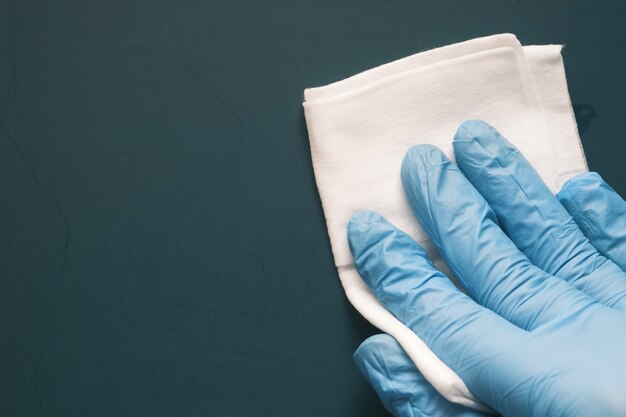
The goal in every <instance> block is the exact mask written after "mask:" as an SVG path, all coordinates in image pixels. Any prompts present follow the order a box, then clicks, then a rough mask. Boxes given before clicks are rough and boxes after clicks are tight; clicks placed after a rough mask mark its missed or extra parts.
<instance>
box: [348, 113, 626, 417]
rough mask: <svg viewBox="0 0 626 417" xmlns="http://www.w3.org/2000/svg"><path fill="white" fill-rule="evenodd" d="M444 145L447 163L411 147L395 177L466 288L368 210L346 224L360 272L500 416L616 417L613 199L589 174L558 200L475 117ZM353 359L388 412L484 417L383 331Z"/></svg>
mask: <svg viewBox="0 0 626 417" xmlns="http://www.w3.org/2000/svg"><path fill="white" fill-rule="evenodd" d="M454 150H455V156H456V160H457V163H458V166H457V165H455V164H454V163H452V162H451V161H450V160H448V159H447V158H446V157H445V155H444V154H443V153H442V152H441V151H440V150H439V149H437V148H436V147H433V146H429V145H419V146H416V147H414V148H411V149H410V150H409V152H408V153H407V155H406V157H405V159H404V161H403V165H402V182H403V185H404V188H405V191H406V193H407V196H408V198H409V201H410V204H411V206H412V208H413V211H414V213H415V215H416V216H417V219H418V221H419V222H420V224H421V226H422V227H423V229H424V230H425V231H426V232H427V233H428V234H429V236H430V238H431V240H432V241H433V243H434V244H435V245H436V247H437V249H438V250H439V252H440V253H441V255H442V257H443V258H444V260H445V261H446V263H447V264H448V266H450V268H451V270H452V271H453V273H454V274H455V276H456V278H457V279H458V281H459V282H460V283H461V285H462V286H463V287H464V289H465V290H466V292H467V294H468V295H465V294H463V293H462V292H461V291H459V290H458V289H457V288H456V287H455V286H454V285H453V284H452V283H451V282H450V281H449V280H448V278H447V277H445V276H444V275H443V274H442V273H441V272H439V271H437V270H436V269H435V268H434V266H433V265H432V263H431V262H430V260H429V259H428V257H427V256H426V253H425V251H424V250H423V248H421V247H420V246H419V245H418V244H417V243H416V242H415V241H413V240H412V239H411V238H410V237H409V236H408V235H406V234H405V233H404V232H402V231H400V230H398V229H397V228H395V227H394V226H393V225H391V224H390V223H388V222H387V221H386V220H385V219H383V218H382V217H381V216H380V215H378V214H376V213H372V212H360V213H357V214H356V215H355V216H354V217H353V218H352V219H351V221H350V224H349V227H348V237H349V242H350V247H351V249H352V253H353V255H354V259H355V263H356V267H357V269H358V271H359V273H360V274H361V277H362V278H363V280H364V281H365V282H366V283H367V284H368V285H369V286H370V288H371V289H372V290H373V292H374V293H375V294H376V296H377V297H378V299H379V300H380V301H381V302H382V303H383V304H384V305H385V307H386V308H387V309H388V310H389V311H391V312H392V313H393V314H394V315H395V316H396V317H398V319H400V320H401V321H402V322H403V323H405V324H406V325H407V326H408V327H409V328H411V329H412V330H413V331H415V332H416V333H417V334H418V335H419V336H420V337H421V338H422V339H423V340H424V341H425V342H426V343H427V344H428V345H429V347H430V348H431V349H432V350H433V351H434V353H435V354H437V355H438V356H439V357H440V358H441V359H442V360H443V361H444V362H445V363H446V364H447V365H448V366H450V367H451V368H452V369H453V370H454V371H455V372H456V373H457V374H458V375H459V376H460V377H461V378H462V379H463V380H464V381H465V383H466V384H467V386H468V387H469V389H470V390H471V391H472V392H473V393H474V394H476V395H477V396H478V397H479V398H481V399H482V400H483V401H484V402H485V403H487V404H488V405H489V406H491V407H492V408H493V409H494V410H496V411H497V412H499V413H501V414H502V415H504V416H506V417H517V416H519V417H534V416H536V417H548V416H549V417H559V416H563V417H564V416H567V417H590V416H599V417H617V416H620V417H623V416H626V273H624V271H623V270H622V268H623V266H624V264H625V263H626V227H624V224H625V223H624V222H625V221H626V220H625V219H626V203H624V201H623V200H622V199H621V198H620V197H619V196H618V195H617V194H616V193H615V192H614V191H613V190H612V189H611V188H610V187H608V186H607V185H606V184H604V183H603V182H602V180H601V179H600V177H599V176H597V174H591V173H590V174H584V175H582V176H579V177H577V178H575V179H573V180H571V181H570V182H569V183H568V184H566V186H564V189H563V191H561V192H560V193H559V197H558V199H557V197H555V196H554V195H553V194H552V193H551V192H550V191H549V190H548V188H547V187H546V186H545V185H544V183H543V182H542V181H541V179H540V178H539V176H538V175H537V173H536V172H535V171H534V170H533V168H532V167H531V166H530V165H529V163H528V162H527V161H526V160H525V159H524V157H523V156H522V155H521V154H520V153H519V151H517V150H516V149H515V148H514V147H513V146H512V145H511V144H510V143H509V142H507V141H506V139H504V138H503V137H502V136H501V135H500V134H499V133H498V132H497V131H496V130H495V129H493V128H492V127H491V126H489V125H488V124H486V123H485V122H481V121H468V122H464V123H463V124H462V125H461V126H460V127H459V130H458V131H457V133H456V136H455V138H454ZM594 184H596V185H594ZM559 200H560V201H559ZM566 207H567V209H566ZM568 210H569V211H568ZM581 229H582V230H581ZM607 257H608V258H607ZM609 258H610V259H609ZM620 266H622V268H620ZM355 361H356V363H357V366H358V367H359V369H360V370H361V371H362V373H363V374H364V375H365V377H366V378H367V379H368V380H369V382H370V383H371V384H372V386H373V387H374V389H375V390H376V391H377V393H378V395H379V396H380V398H381V399H382V401H383V403H384V405H385V406H386V408H387V409H388V410H389V411H390V412H391V413H393V414H394V415H396V416H397V417H400V416H403V417H404V416H420V415H423V416H430V417H444V416H446V417H461V416H463V417H470V416H472V417H478V416H484V414H481V413H478V412H475V411H472V410H468V409H465V408H463V407H460V406H457V405H454V404H450V403H448V402H447V401H446V400H445V399H443V398H442V397H441V396H440V395H439V394H438V393H437V392H436V391H435V390H434V389H433V388H432V387H431V386H430V385H428V383H427V382H426V381H425V380H424V378H423V377H422V376H421V375H420V374H419V373H418V372H417V370H416V369H415V366H414V365H413V364H412V362H411V361H410V360H409V358H408V357H407V356H406V355H405V354H404V352H403V351H402V349H401V348H400V346H399V345H398V344H397V343H396V342H395V341H394V340H393V339H391V338H390V337H389V336H385V335H379V336H374V337H372V338H370V339H368V340H367V341H365V342H364V343H363V344H362V345H361V347H359V349H358V350H357V351H356V353H355Z"/></svg>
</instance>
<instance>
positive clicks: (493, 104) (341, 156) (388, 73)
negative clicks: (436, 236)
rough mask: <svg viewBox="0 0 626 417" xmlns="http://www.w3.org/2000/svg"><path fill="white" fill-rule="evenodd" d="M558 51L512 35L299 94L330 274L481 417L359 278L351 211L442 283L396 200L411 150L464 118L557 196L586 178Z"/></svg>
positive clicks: (441, 140) (448, 133)
mask: <svg viewBox="0 0 626 417" xmlns="http://www.w3.org/2000/svg"><path fill="white" fill-rule="evenodd" d="M561 49H562V46H561V45H541V46H526V47H522V46H521V44H520V43H519V41H518V40H517V38H516V37H515V36H514V35H511V34H501V35H494V36H488V37H484V38H478V39H473V40H470V41H466V42H461V43H458V44H454V45H449V46H445V47H442V48H437V49H433V50H430V51H426V52H421V53H418V54H415V55H412V56H409V57H406V58H403V59H400V60H398V61H394V62H392V63H389V64H385V65H382V66H379V67H376V68H373V69H371V70H368V71H365V72H362V73H360V74H357V75H355V76H352V77H350V78H347V79H345V80H342V81H338V82H336V83H333V84H330V85H327V86H324V87H317V88H311V89H307V90H305V92H304V98H305V101H304V104H303V106H304V111H305V117H306V123H307V128H308V132H309V140H310V145H311V154H312V160H313V167H314V171H315V179H316V182H317V186H318V190H319V193H320V197H321V200H322V205H323V209H324V215H325V217H326V224H327V228H328V234H329V237H330V241H331V246H332V251H333V256H334V259H335V265H336V266H337V269H338V272H339V277H340V279H341V283H342V285H343V287H344V289H345V291H346V295H347V297H348V299H349V300H350V302H351V303H352V304H353V305H354V307H355V308H356V309H357V310H358V311H359V312H360V313H361V314H362V315H363V316H364V317H365V318H366V319H367V320H369V321H370V322H371V323H372V324H374V325H375V326H377V327H378V328H380V329H381V330H383V331H385V332H387V333H389V334H391V335H392V336H394V337H395V338H396V339H397V340H398V342H399V343H400V344H401V345H402V347H403V348H404V349H405V351H406V352H407V354H408V355H409V356H410V357H411V359H412V360H413V361H414V362H415V364H416V366H417V367H418V369H419V370H420V371H421V372H422V373H423V375H424V377H425V378H426V379H427V380H428V381H429V382H430V383H431V384H432V385H433V386H434V387H435V388H436V389H437V390H438V391H439V392H440V393H441V394H442V395H443V396H444V397H446V398H447V399H448V400H450V401H453V402H457V403H460V404H463V405H466V406H468V407H471V408H474V409H479V410H487V408H486V406H485V405H483V404H482V403H481V402H480V401H479V400H478V399H477V398H475V396H474V395H473V394H472V393H471V392H470V391H469V389H468V388H467V386H466V385H465V384H464V383H463V381H462V380H461V379H460V378H459V377H458V376H457V375H456V374H455V373H454V372H453V371H452V370H451V369H450V368H448V367H447V366H446V365H445V364H444V363H443V362H442V361H441V360H440V359H439V358H437V356H436V355H435V354H434V353H433V352H432V351H430V349H428V347H427V346H426V344H424V342H423V341H421V340H420V339H419V337H418V336H417V335H416V334H415V333H413V332H412V331H411V330H409V329H408V328H407V327H406V326H404V325H403V324H402V323H400V321H398V320H397V319H396V318H395V317H394V316H393V315H392V314H391V313H389V312H388V311H387V310H385V309H384V307H383V306H382V305H381V304H380V303H379V302H378V301H377V300H376V298H375V297H374V295H373V294H372V293H371V292H370V291H369V289H368V288H367V287H366V285H365V284H364V283H363V281H362V280H361V279H360V277H359V275H358V273H357V272H356V269H355V267H354V263H353V260H352V255H351V253H350V250H349V247H348V241H347V225H348V221H349V219H350V217H351V216H352V215H353V214H354V213H355V212H356V211H358V210H374V211H377V212H379V213H380V214H382V215H383V216H385V217H386V218H387V219H388V220H389V221H391V222H392V223H393V224H395V225H396V226H398V227H399V228H401V229H403V230H404V231H405V232H407V233H408V234H409V235H411V236H412V237H413V238H414V239H415V240H416V241H417V242H419V243H420V244H421V245H422V246H424V248H425V249H426V251H427V252H428V254H429V256H430V257H431V259H432V260H433V262H434V264H435V265H436V266H437V267H438V268H439V269H441V270H442V271H444V272H445V273H447V274H448V276H451V274H450V272H449V270H448V268H447V267H446V265H445V264H444V263H443V261H442V260H441V257H440V256H439V255H438V254H437V252H436V250H435V248H434V246H433V245H432V243H431V242H430V241H429V239H428V236H427V235H426V234H425V233H424V231H423V230H422V229H421V228H420V227H419V224H418V223H417V221H416V220H415V218H414V217H413V215H412V213H411V209H410V207H409V205H408V202H407V201H406V198H405V196H404V191H403V189H402V185H401V182H400V164H401V161H402V158H403V156H404V154H405V152H406V151H407V150H408V149H409V147H411V146H412V145H415V144H418V143H430V144H433V145H436V146H439V147H440V148H441V149H442V150H443V151H444V152H445V153H446V154H447V155H448V156H449V157H451V159H453V152H452V138H453V135H454V132H455V131H456V129H457V127H458V125H459V124H460V123H461V122H462V121H463V120H467V119H483V120H485V121H487V122H488V123H489V124H491V125H493V126H494V127H496V128H497V129H498V130H499V131H500V132H502V134H503V135H504V136H506V137H507V138H508V139H509V140H510V141H511V142H512V143H513V144H514V145H515V146H517V147H518V148H519V149H520V150H521V151H522V152H523V153H524V155H525V156H526V157H527V159H528V160H529V161H530V162H531V163H532V164H533V166H534V167H535V168H536V169H537V171H538V172H539V174H540V175H541V177H542V178H543V179H544V181H545V182H546V183H547V184H548V186H549V187H550V188H551V189H552V190H553V191H556V190H558V188H560V186H561V185H562V184H563V182H565V181H566V180H567V179H568V178H570V177H572V176H574V175H576V174H578V173H580V172H584V171H586V170H587V167H586V162H585V158H584V154H583V151H582V147H581V144H580V139H579V137H578V133H577V128H576V123H575V119H574V114H573V111H572V106H571V102H570V99H569V94H568V90H567V83H566V79H565V71H564V67H563V61H562V57H561Z"/></svg>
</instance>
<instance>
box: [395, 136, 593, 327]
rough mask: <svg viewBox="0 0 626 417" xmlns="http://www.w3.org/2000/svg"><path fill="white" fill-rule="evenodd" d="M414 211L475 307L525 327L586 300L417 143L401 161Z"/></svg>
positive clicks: (447, 165) (431, 150) (444, 162)
mask: <svg viewBox="0 0 626 417" xmlns="http://www.w3.org/2000/svg"><path fill="white" fill-rule="evenodd" d="M402 182H403V185H404V189H405V191H406V193H407V195H408V197H409V202H410V204H411V206H412V208H413V212H414V213H415V215H416V216H417V219H418V221H419V222H420V224H421V225H422V227H423V228H424V229H425V230H426V232H427V233H428V234H429V236H430V238H431V240H432V241H433V243H434V244H435V246H436V247H437V249H438V250H439V252H440V253H441V256H442V257H443V259H444V260H445V261H446V263H447V264H448V266H449V267H450V269H451V270H452V271H453V273H454V274H455V275H456V277H457V278H458V280H459V282H460V283H461V285H463V287H464V288H465V289H466V290H467V292H468V293H469V294H470V295H471V296H472V298H474V300H476V301H477V302H478V303H479V304H482V305H483V306H485V307H487V308H489V309H490V310H493V311H495V312H496V313H498V314H499V315H501V316H502V317H504V318H505V319H507V320H509V321H510V322H512V323H514V324H516V325H517V326H519V327H521V328H523V329H527V330H532V329H534V328H535V327H537V326H539V325H541V324H543V323H546V322H547V321H549V320H552V319H553V318H555V317H558V316H559V315H561V314H568V313H569V312H571V311H573V310H575V309H578V308H584V307H585V306H587V305H589V303H591V302H593V300H591V299H590V298H589V297H588V296H586V295H585V294H583V293H582V292H580V291H578V290H576V289H575V288H573V287H572V286H571V285H569V284H567V283H566V282H565V281H562V280H560V279H558V278H555V277H553V276H551V275H549V274H547V273H546V272H545V271H543V270H541V269H539V268H537V267H536V266H535V265H532V264H531V263H530V262H529V261H528V258H526V256H524V254H523V253H521V252H520V251H519V249H518V248H517V247H516V246H515V245H514V244H513V242H511V240H510V239H509V238H508V237H507V236H506V234H505V233H504V232H503V231H502V230H501V229H500V227H499V226H498V224H497V220H496V217H495V214H494V213H493V211H492V210H491V208H490V207H489V205H488V204H487V202H486V201H485V200H484V198H483V197H482V196H481V195H480V194H479V193H478V191H476V189H475V188H474V187H473V186H472V184H471V183H470V182H469V181H468V180H467V178H465V176H464V175H463V173H462V172H461V171H460V170H459V169H458V167H457V166H456V165H455V164H453V163H452V162H451V161H450V160H449V159H448V158H447V157H446V156H445V155H444V154H443V153H442V152H441V151H440V150H439V149H438V148H436V147H434V146H431V145H417V146H414V147H413V148H411V149H410V150H409V151H408V152H407V155H406V157H405V158H404V161H403V163H402Z"/></svg>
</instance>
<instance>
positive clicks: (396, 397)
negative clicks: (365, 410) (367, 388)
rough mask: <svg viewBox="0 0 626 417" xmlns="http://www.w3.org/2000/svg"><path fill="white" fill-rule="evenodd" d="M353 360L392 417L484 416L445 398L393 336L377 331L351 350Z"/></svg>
mask: <svg viewBox="0 0 626 417" xmlns="http://www.w3.org/2000/svg"><path fill="white" fill-rule="evenodd" d="M354 363H355V364H356V366H357V368H358V369H359V371H360V372H361V374H362V375H363V376H364V377H365V379H366V380H367V381H368V382H369V384H370V385H371V386H372V388H374V391H376V394H378V397H379V398H380V400H381V402H382V403H383V405H384V406H385V408H386V409H387V411H389V412H390V413H391V414H393V415H394V416H395V417H415V416H430V417H486V416H488V414H485V413H481V412H479V411H475V410H471V409H469V408H466V407H463V406H462V405H458V404H454V403H451V402H449V401H448V400H446V399H445V398H444V397H442V396H441V394H439V393H438V392H437V390H435V389H434V388H433V387H432V386H431V385H430V384H429V383H428V381H427V380H426V379H425V378H424V376H422V374H421V373H420V372H419V371H418V370H417V368H416V367H415V364H414V363H413V362H412V361H411V359H410V358H409V357H408V355H407V354H406V353H405V352H404V350H403V349H402V347H401V346H400V344H398V342H396V340H395V339H394V338H393V337H391V336H389V335H386V334H379V335H375V336H372V337H370V338H369V339H367V340H365V341H364V342H363V343H362V344H361V346H359V348H358V349H357V350H356V352H354Z"/></svg>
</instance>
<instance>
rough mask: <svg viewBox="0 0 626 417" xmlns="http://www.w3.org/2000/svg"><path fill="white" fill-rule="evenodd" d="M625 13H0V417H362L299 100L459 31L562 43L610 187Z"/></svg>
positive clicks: (483, 6)
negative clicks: (308, 89) (317, 88)
mask: <svg viewBox="0 0 626 417" xmlns="http://www.w3.org/2000/svg"><path fill="white" fill-rule="evenodd" d="M625 13H626V8H625V6H624V3H623V2H622V1H595V2H590V1H571V0H568V1H566V0H563V1H545V0H542V1H538V0H537V1H518V2H516V1H514V0H511V1H500V0H499V1H495V0H494V1H479V2H476V1H469V0H467V1H438V2H435V1H433V2H423V1H343V0H328V1H319V2H317V1H287V0H283V1H256V0H248V1H227V0H224V1H202V0H192V1H183V0H178V1H137V0H124V1H110V0H109V1H100V2H95V1H84V0H74V1H67V0H57V1H49V0H46V1H45V0H31V1H14V2H13V3H11V2H8V1H5V0H2V1H0V31H1V35H0V121H1V125H0V274H1V281H0V282H1V287H0V354H1V360H0V415H2V416H19V415H21V416H79V415H80V416H134V415H137V416H294V417H304V416H380V415H384V410H383V409H382V408H381V407H380V405H378V401H377V399H376V398H375V396H374V394H373V393H372V391H370V389H369V388H368V387H367V386H366V384H365V383H364V382H363V381H361V379H360V377H359V376H358V375H357V372H356V371H355V369H354V367H353V365H352V362H351V355H352V352H353V350H354V349H355V348H356V346H357V345H358V344H359V343H360V342H361V340H362V339H364V338H365V337H366V336H367V335H369V334H371V333H372V332H373V329H372V328H370V327H369V326H368V325H367V324H366V323H364V321H363V320H362V319H361V318H360V317H359V316H358V315H357V314H356V313H355V312H354V310H353V309H352V308H351V307H350V306H349V305H348V303H347V301H346V300H345V299H344V296H343V294H342V291H341V288H340V285H339V282H338V280H337V276H336V272H335V270H334V268H333V263H332V258H331V252H330V247H329V243H328V238H327V236H326V231H325V226H324V220H323V216H322V211H321V207H320V203H319V199H318V195H317V191H316V188H315V184H314V178H313V172H312V169H311V161H310V156H309V149H308V139H307V135H306V128H305V124H304V120H303V115H302V109H301V98H302V90H303V89H304V88H305V87H309V86H313V85H321V84H325V83H328V82H331V81H335V80H338V79H341V78H344V77H346V76H348V75H351V74H353V73H355V72H358V71H361V70H364V69H367V68H369V67H372V66H375V65H377V64H381V63H384V62H387V61H390V60H393V59H395V58H399V57H402V56H405V55H408V54H411V53H414V52H417V51H420V50H425V49H429V48H432V47H435V46H441V45H445V44H449V43H453V42H457V41H461V40H465V39H468V38H472V37H475V36H480V35H487V34H493V33H498V32H505V31H506V32H513V33H516V34H517V35H518V37H519V38H520V40H521V41H522V42H523V43H526V44H531V43H567V44H568V46H567V48H566V49H565V52H564V54H565V61H566V66H567V75H568V79H569V85H570V91H571V96H572V100H573V102H574V103H575V104H576V105H577V109H578V110H579V116H580V115H582V116H581V117H582V118H581V120H580V122H581V123H580V125H581V128H583V129H584V134H583V136H582V137H583V142H584V146H585V149H586V151H587V157H588V161H589V165H590V167H591V168H592V169H595V170H598V171H600V172H601V173H602V174H603V175H604V177H605V178H606V179H607V180H608V181H609V182H610V183H612V184H613V186H614V187H615V188H616V189H618V191H620V192H621V193H622V195H624V194H626V180H625V179H624V177H625V176H624V174H625V170H624V162H623V161H624V158H625V157H626V142H625V135H624V132H626V118H625V117H624V114H625V113H626V106H625V104H624V99H625V98H626V78H625V77H624V72H625V68H624V67H625V65H626V57H625V55H624V53H623V51H624V45H625V44H626V26H625V23H626V14H625ZM595 113H597V115H598V116H599V117H598V118H591V117H590V116H593V115H594V114H595ZM582 119H584V120H582Z"/></svg>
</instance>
